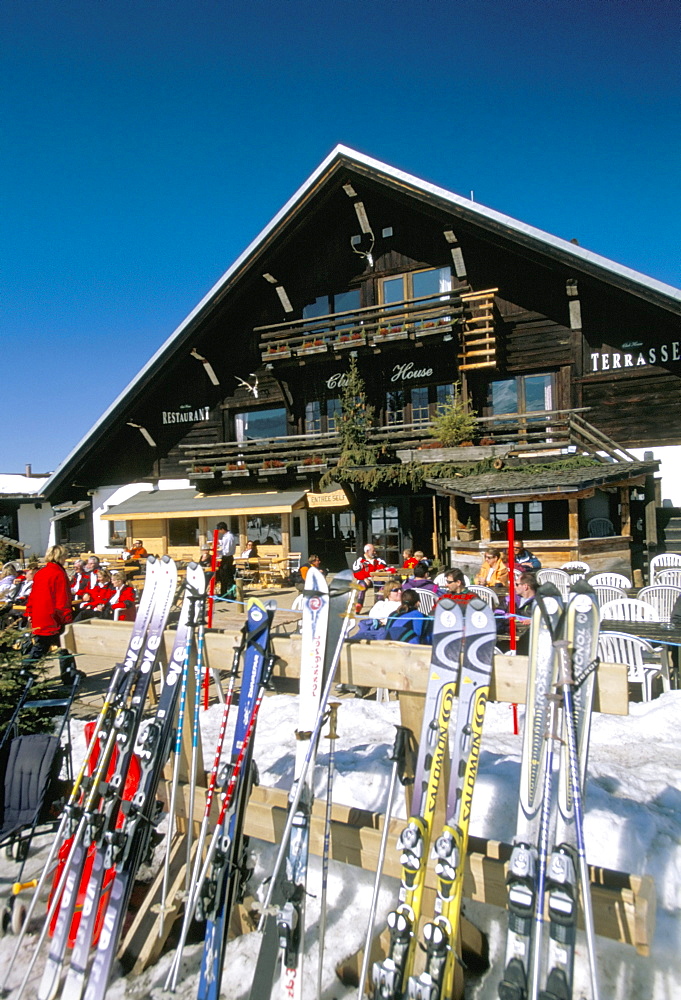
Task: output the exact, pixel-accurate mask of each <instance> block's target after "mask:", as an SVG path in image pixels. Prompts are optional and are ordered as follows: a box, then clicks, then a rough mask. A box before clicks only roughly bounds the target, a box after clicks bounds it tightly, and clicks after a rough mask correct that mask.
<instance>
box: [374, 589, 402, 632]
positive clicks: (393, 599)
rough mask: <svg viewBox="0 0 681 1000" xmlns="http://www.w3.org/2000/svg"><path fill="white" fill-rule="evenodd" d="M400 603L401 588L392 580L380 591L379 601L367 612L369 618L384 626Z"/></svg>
mask: <svg viewBox="0 0 681 1000" xmlns="http://www.w3.org/2000/svg"><path fill="white" fill-rule="evenodd" d="M401 602H402V587H401V585H400V584H399V583H396V582H395V581H394V580H390V581H389V582H388V583H386V585H385V587H384V588H383V590H382V591H381V597H380V600H378V601H376V603H375V604H374V606H373V607H372V608H371V610H370V611H369V617H370V618H376V619H378V621H379V622H380V623H381V625H385V623H386V621H387V620H388V616H389V615H391V614H392V613H393V611H397V609H398V607H399V606H400V604H401Z"/></svg>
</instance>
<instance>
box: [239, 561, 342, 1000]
mask: <svg viewBox="0 0 681 1000" xmlns="http://www.w3.org/2000/svg"><path fill="white" fill-rule="evenodd" d="M311 572H312V570H310V571H308V574H307V577H306V579H305V591H303V593H304V594H305V595H306V596H305V598H304V601H305V603H304V605H303V616H304V618H303V621H304V624H303V629H304V630H305V628H306V625H305V621H306V619H307V620H308V621H309V632H308V633H307V635H308V636H309V639H308V640H305V639H304V640H303V642H304V643H306V651H303V650H302V649H301V657H302V658H303V662H304V661H305V659H307V660H308V667H309V668H310V669H309V670H308V671H304V670H303V666H302V664H301V703H305V704H307V705H310V704H312V703H313V699H314V703H315V704H316V705H317V709H316V714H308V712H307V711H306V712H305V714H304V715H301V716H299V730H298V736H299V739H298V746H297V753H296V770H295V772H294V774H295V777H294V781H293V785H292V787H291V793H290V795H289V809H288V815H287V820H286V825H285V827H284V831H283V833H282V838H281V842H280V846H279V852H278V855H277V859H276V861H275V865H274V871H273V873H272V876H271V879H270V884H269V888H268V892H267V896H266V899H265V901H264V903H263V908H262V914H261V918H260V924H259V926H258V930H259V931H260V932H261V933H262V939H261V942H260V949H259V952H258V959H257V962H256V968H255V972H254V976H253V982H252V984H251V991H250V997H251V1000H265V998H267V997H271V996H272V991H273V987H274V980H275V977H276V973H277V969H278V968H281V980H280V985H281V992H282V995H283V996H285V997H291V998H293V997H298V996H300V995H301V990H302V963H303V951H304V920H305V905H304V904H305V898H304V897H305V891H306V890H305V886H306V882H307V851H308V842H309V828H310V813H311V808H312V770H313V767H314V761H315V757H316V751H317V744H318V741H319V736H320V733H321V729H322V726H323V725H324V720H325V718H326V706H327V702H328V699H329V695H330V693H331V687H332V685H333V680H334V677H335V674H336V668H337V666H338V662H339V660H340V655H341V650H342V647H343V643H344V641H345V637H346V635H347V632H348V631H349V628H350V625H351V623H352V619H351V618H350V617H349V612H350V609H351V606H352V600H353V593H354V591H353V588H352V574H351V573H350V572H349V571H348V572H343V573H338V574H336V576H335V578H334V580H333V582H332V586H331V588H330V593H329V596H328V609H327V610H328V616H327V618H326V620H327V626H326V648H325V651H324V653H323V667H322V669H321V670H320V669H319V667H320V663H319V655H320V651H321V649H322V647H321V643H320V641H318V639H317V637H316V636H315V628H314V622H315V620H316V616H318V615H319V614H320V613H321V612H322V609H323V607H324V603H325V602H324V599H323V598H324V595H325V594H326V593H327V591H326V585H325V581H324V578H323V577H321V574H317V573H316V571H315V574H314V575H313V576H312V577H311V576H310V573H311ZM320 577H321V579H320ZM322 627H323V626H322ZM305 634H306V633H305V631H304V635H305ZM304 673H308V675H309V677H311V678H312V681H311V684H310V691H309V693H308V695H305V693H304V690H303V689H304V687H305V686H306V685H305V681H304ZM317 686H319V694H317V691H316V690H315V689H316V688H317ZM308 698H309V699H310V700H308ZM301 736H302V739H301V738H300V737H301Z"/></svg>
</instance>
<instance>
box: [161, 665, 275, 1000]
mask: <svg viewBox="0 0 681 1000" xmlns="http://www.w3.org/2000/svg"><path fill="white" fill-rule="evenodd" d="M274 661H275V657H269V658H268V659H267V660H266V662H265V667H264V668H263V673H262V678H261V681H260V687H259V690H258V696H257V698H256V700H255V702H254V704H253V708H252V710H251V715H250V718H249V720H248V727H247V729H246V732H245V733H244V738H243V742H242V745H241V750H240V751H239V755H238V757H237V759H236V760H235V762H234V767H233V769H232V773H231V774H230V776H229V781H228V783H227V785H226V786H225V790H224V792H223V793H222V801H221V803H220V813H219V815H218V819H217V823H216V824H215V829H214V831H213V836H212V839H211V842H210V844H209V846H208V852H207V854H206V859H205V861H204V863H203V867H202V869H201V872H200V874H199V878H198V879H197V881H196V884H195V885H193V886H192V891H191V894H190V896H189V897H188V899H187V900H186V902H185V913H184V922H183V924H182V931H181V933H180V940H179V942H178V945H177V950H176V952H175V957H174V958H173V962H172V964H171V966H170V969H169V971H168V977H167V979H166V982H165V986H164V989H166V990H170V991H171V992H174V991H175V988H176V986H177V979H178V976H179V973H180V963H181V959H182V951H183V950H184V946H185V943H186V940H187V934H188V933H189V926H190V924H191V922H192V918H193V916H194V911H195V909H196V904H197V903H198V900H199V896H200V894H201V890H202V888H203V883H204V882H205V880H206V877H207V875H208V869H209V868H210V865H211V863H212V861H213V857H214V855H215V852H216V850H217V846H218V840H219V839H220V837H221V835H222V830H223V829H224V827H225V820H226V817H227V813H228V810H229V807H230V806H231V804H232V800H233V799H234V793H235V791H236V786H237V783H238V781H239V776H240V774H241V770H242V767H243V763H244V758H245V757H246V754H247V753H248V750H249V747H250V744H251V740H252V739H253V733H254V731H255V725H256V722H257V721H258V713H259V711H260V706H261V704H262V701H263V698H264V697H265V690H266V688H267V682H268V680H269V676H270V673H271V671H272V668H273V666H274Z"/></svg>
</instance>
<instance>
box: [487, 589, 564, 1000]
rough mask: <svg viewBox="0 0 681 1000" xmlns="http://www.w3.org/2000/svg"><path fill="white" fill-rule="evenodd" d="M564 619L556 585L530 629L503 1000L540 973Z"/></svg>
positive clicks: (514, 997) (523, 990)
mask: <svg viewBox="0 0 681 1000" xmlns="http://www.w3.org/2000/svg"><path fill="white" fill-rule="evenodd" d="M562 614H563V602H562V598H561V596H560V593H559V592H558V590H557V589H556V588H555V587H554V586H553V585H552V584H549V583H547V584H543V585H542V586H541V587H539V589H538V591H537V599H536V604H535V607H534V609H533V612H532V622H531V626H530V650H529V657H528V670H527V689H526V699H525V727H524V732H523V744H522V760H521V767H520V789H519V795H518V815H517V822H516V835H515V837H514V840H513V850H512V852H511V859H510V862H509V868H508V876H507V879H506V884H507V889H508V933H507V938H506V957H505V964H504V975H503V979H502V981H501V983H500V984H499V990H498V993H499V998H500V1000H526V998H527V996H528V995H529V989H530V981H531V977H532V975H533V974H534V967H535V956H536V946H537V944H538V942H536V941H535V939H534V937H535V936H534V933H533V929H536V924H535V915H536V906H537V898H538V895H539V893H540V886H539V884H538V883H539V881H540V879H539V876H540V864H539V841H540V831H541V826H542V810H543V806H544V805H545V801H544V799H545V791H546V778H547V775H548V776H549V778H550V774H549V773H548V764H549V760H548V756H549V755H548V746H549V744H550V743H551V742H552V740H550V739H547V738H546V737H547V728H548V725H549V722H550V719H549V709H550V706H551V701H550V696H551V692H552V688H553V686H554V683H555V650H554V646H553V642H554V638H555V636H556V635H557V633H558V629H559V626H560V622H561V617H562Z"/></svg>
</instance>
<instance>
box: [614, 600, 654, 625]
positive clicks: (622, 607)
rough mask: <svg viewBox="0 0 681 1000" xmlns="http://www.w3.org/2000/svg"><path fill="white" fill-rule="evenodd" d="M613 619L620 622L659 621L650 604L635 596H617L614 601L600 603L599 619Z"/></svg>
mask: <svg viewBox="0 0 681 1000" xmlns="http://www.w3.org/2000/svg"><path fill="white" fill-rule="evenodd" d="M608 620H611V621H612V620H615V621H620V622H659V620H660V616H659V615H658V613H657V611H656V610H655V608H654V607H653V606H652V604H647V603H646V601H639V600H637V599H636V598H635V597H619V598H618V599H617V600H616V601H607V603H606V604H602V605H601V621H608Z"/></svg>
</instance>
